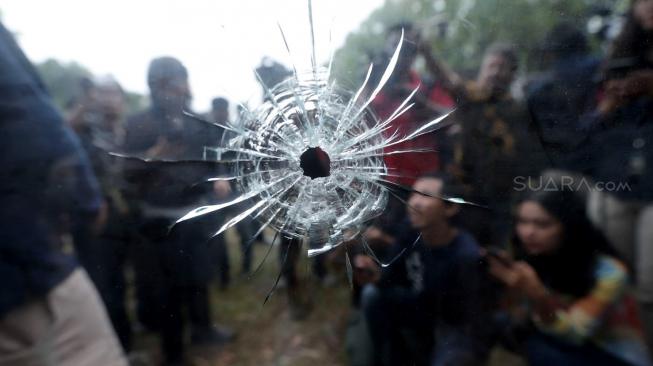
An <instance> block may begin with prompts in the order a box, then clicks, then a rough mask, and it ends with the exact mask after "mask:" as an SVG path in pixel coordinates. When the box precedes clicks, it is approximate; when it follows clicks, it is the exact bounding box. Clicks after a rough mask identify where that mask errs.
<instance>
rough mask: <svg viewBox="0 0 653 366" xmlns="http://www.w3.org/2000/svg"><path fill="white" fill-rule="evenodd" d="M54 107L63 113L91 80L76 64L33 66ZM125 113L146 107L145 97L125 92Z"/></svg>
mask: <svg viewBox="0 0 653 366" xmlns="http://www.w3.org/2000/svg"><path fill="white" fill-rule="evenodd" d="M35 66H36V69H37V71H38V72H39V74H40V76H41V78H42V79H43V82H44V83H45V86H46V87H47V89H48V91H49V92H50V95H51V96H52V99H53V100H54V102H55V105H56V106H57V107H58V108H59V109H60V110H61V111H64V110H65V109H66V107H67V106H68V105H69V104H70V103H71V102H73V101H75V99H76V98H78V97H79V96H80V95H82V93H83V84H84V83H85V81H88V80H92V79H93V74H92V73H91V72H90V71H89V70H88V69H87V68H85V67H84V66H82V65H80V64H78V63H76V62H68V63H65V62H61V61H58V60H55V59H48V60H45V61H43V62H41V63H38V64H36V65H35ZM125 98H126V102H127V113H128V114H131V113H134V112H137V111H140V110H142V109H143V108H145V107H146V106H147V97H145V96H144V95H142V94H139V93H135V92H131V91H125Z"/></svg>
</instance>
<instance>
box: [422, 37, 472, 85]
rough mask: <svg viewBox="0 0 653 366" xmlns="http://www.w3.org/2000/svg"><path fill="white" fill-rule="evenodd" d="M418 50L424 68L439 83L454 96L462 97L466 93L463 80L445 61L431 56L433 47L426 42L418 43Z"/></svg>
mask: <svg viewBox="0 0 653 366" xmlns="http://www.w3.org/2000/svg"><path fill="white" fill-rule="evenodd" d="M420 51H421V54H422V57H424V62H425V63H426V68H427V69H428V70H429V72H430V73H431V74H432V75H433V77H435V79H436V80H437V81H438V82H439V83H440V85H441V86H442V87H443V88H444V89H445V90H446V91H447V92H449V93H450V94H451V95H452V96H454V97H455V98H460V97H464V96H465V94H466V89H465V80H464V79H463V78H462V77H461V76H460V75H458V73H456V72H455V71H453V70H451V69H450V68H449V67H448V66H447V65H446V64H445V63H443V62H442V61H440V60H438V59H436V58H435V57H434V56H433V49H432V48H431V47H430V46H429V45H428V44H426V43H423V44H421V45H420Z"/></svg>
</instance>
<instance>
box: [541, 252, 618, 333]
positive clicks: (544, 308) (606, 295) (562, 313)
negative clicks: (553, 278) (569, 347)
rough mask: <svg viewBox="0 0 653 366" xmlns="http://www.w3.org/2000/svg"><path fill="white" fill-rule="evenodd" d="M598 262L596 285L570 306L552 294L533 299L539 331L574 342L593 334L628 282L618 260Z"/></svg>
mask: <svg viewBox="0 0 653 366" xmlns="http://www.w3.org/2000/svg"><path fill="white" fill-rule="evenodd" d="M600 261H601V262H600V263H599V269H598V271H597V279H596V284H595V285H594V287H593V288H592V290H591V291H590V292H589V293H588V294H587V295H586V296H584V297H582V298H580V299H578V300H576V301H574V302H573V303H572V304H571V305H569V306H565V305H564V303H563V302H562V301H561V300H560V298H559V297H558V296H557V295H555V294H548V295H547V296H545V297H543V298H541V299H539V300H538V301H536V302H535V305H536V307H535V313H534V314H533V320H534V321H535V323H536V324H537V326H538V327H539V328H540V329H541V330H543V331H544V332H546V333H549V334H552V335H555V336H559V337H563V338H565V339H568V340H571V341H577V342H581V341H583V340H585V339H587V338H589V337H591V336H592V335H593V334H594V332H595V331H596V329H597V328H599V326H600V325H601V324H602V323H603V321H604V320H605V315H606V313H607V312H608V310H609V309H611V308H612V307H613V306H614V304H615V303H617V302H618V301H619V300H621V298H622V297H623V294H624V293H625V291H626V288H627V285H628V275H627V273H626V269H625V268H624V267H623V265H622V264H621V263H619V262H617V261H616V260H614V259H603V260H600Z"/></svg>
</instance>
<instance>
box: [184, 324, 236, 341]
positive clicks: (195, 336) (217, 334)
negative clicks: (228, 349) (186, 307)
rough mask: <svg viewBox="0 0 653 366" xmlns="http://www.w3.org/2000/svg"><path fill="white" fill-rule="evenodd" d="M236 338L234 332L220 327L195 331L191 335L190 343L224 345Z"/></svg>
mask: <svg viewBox="0 0 653 366" xmlns="http://www.w3.org/2000/svg"><path fill="white" fill-rule="evenodd" d="M234 338H236V333H235V332H234V331H233V330H231V329H229V328H227V327H223V326H219V325H215V326H213V327H210V328H206V329H197V330H193V331H192V332H191V335H190V341H191V343H192V344H194V345H206V344H223V343H228V342H231V341H233V340H234Z"/></svg>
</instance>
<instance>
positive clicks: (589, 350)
mask: <svg viewBox="0 0 653 366" xmlns="http://www.w3.org/2000/svg"><path fill="white" fill-rule="evenodd" d="M514 233H515V235H514V251H515V259H514V260H513V259H512V258H511V257H510V256H509V255H508V254H507V253H506V252H500V253H498V254H491V252H488V255H487V259H488V262H489V265H490V267H489V271H490V273H491V274H492V275H494V276H495V277H496V278H497V279H498V280H499V281H500V282H502V283H503V284H505V286H506V287H507V289H508V291H509V292H508V295H509V298H511V299H512V300H513V303H514V304H516V306H514V307H513V308H512V309H511V314H513V317H512V318H513V319H512V320H513V322H515V323H524V322H532V323H533V324H534V326H535V330H534V331H533V332H532V333H531V334H530V335H529V336H528V337H527V340H526V357H527V359H528V361H529V364H530V365H534V366H539V365H542V366H544V365H547V366H548V365H571V366H573V365H592V366H600V365H606V366H607V365H611V366H617V365H624V366H625V365H630V366H645V365H651V362H650V359H649V356H648V350H647V349H646V346H645V343H644V334H643V332H642V325H641V321H640V319H639V314H638V313H637V306H636V302H635V299H634V297H633V294H632V292H631V291H630V289H629V281H628V269H627V268H626V267H625V266H624V264H623V263H622V262H621V261H620V260H619V259H618V257H617V256H616V254H615V251H614V250H613V249H612V247H611V246H610V244H609V243H608V241H607V239H605V237H604V236H603V235H602V234H601V233H600V232H599V231H598V230H597V229H596V228H595V227H594V226H593V225H592V224H591V223H590V222H589V220H588V218H587V216H586V214H585V203H584V202H583V200H582V199H581V198H580V197H579V195H578V194H577V193H576V192H572V191H570V190H563V191H552V190H539V191H535V190H533V191H528V192H527V194H526V195H525V196H524V197H523V198H522V199H521V200H520V201H519V203H518V205H517V208H516V216H515V226H514ZM519 309H521V310H519ZM520 318H521V319H520Z"/></svg>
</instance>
